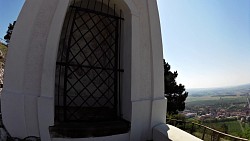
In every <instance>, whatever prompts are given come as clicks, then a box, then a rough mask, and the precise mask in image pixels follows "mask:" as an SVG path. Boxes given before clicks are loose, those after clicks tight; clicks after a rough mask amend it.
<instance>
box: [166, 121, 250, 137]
mask: <svg viewBox="0 0 250 141" xmlns="http://www.w3.org/2000/svg"><path fill="white" fill-rule="evenodd" d="M167 124H170V125H173V126H175V127H178V128H180V129H182V130H184V131H186V132H188V133H190V134H192V135H194V136H196V137H198V138H200V139H202V140H205V141H220V140H223V141H227V140H228V141H248V139H245V138H240V137H236V136H233V135H229V134H226V133H223V132H220V131H217V130H215V129H212V128H210V127H207V126H205V125H202V124H199V123H194V122H188V121H182V120H177V119H167Z"/></svg>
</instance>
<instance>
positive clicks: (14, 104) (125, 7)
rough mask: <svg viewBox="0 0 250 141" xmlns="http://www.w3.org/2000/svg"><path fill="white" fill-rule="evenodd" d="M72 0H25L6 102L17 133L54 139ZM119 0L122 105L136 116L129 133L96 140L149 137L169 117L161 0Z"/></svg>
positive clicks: (128, 115)
mask: <svg viewBox="0 0 250 141" xmlns="http://www.w3.org/2000/svg"><path fill="white" fill-rule="evenodd" d="M71 2H72V0H36V1H34V0H26V2H25V4H24V6H23V9H22V11H21V13H20V15H19V17H18V19H17V23H16V25H15V29H14V31H13V35H12V39H11V43H10V47H9V52H8V55H7V62H6V69H5V79H4V88H3V95H2V103H1V104H2V106H1V108H2V115H3V122H4V124H5V126H6V128H7V129H8V131H9V132H10V134H11V135H12V136H14V137H19V138H24V137H27V136H39V137H41V139H42V140H43V141H49V140H51V139H50V135H49V131H48V127H49V126H53V125H54V106H55V104H54V95H55V92H54V91H55V68H56V58H57V52H58V47H59V42H60V37H61V33H62V27H63V22H64V19H65V15H66V13H67V10H68V8H69V5H70V3H71ZM114 2H116V4H117V8H119V9H121V10H122V11H123V17H124V19H125V20H124V23H123V25H122V35H121V66H122V68H123V69H124V73H123V74H122V76H121V78H122V82H121V99H122V100H121V107H122V115H123V118H124V119H126V120H128V121H130V122H131V130H130V132H129V133H128V134H125V135H121V136H110V138H109V137H105V138H104V137H103V138H96V139H94V138H91V140H92V139H93V140H117V139H119V140H127V139H128V140H131V141H140V140H142V141H144V140H150V139H152V137H153V135H152V133H153V127H155V126H156V125H158V124H163V123H165V115H166V99H165V97H164V94H163V86H164V84H163V53H162V43H161V32H160V23H159V15H158V9H157V3H156V0H116V1H114V0H111V3H114ZM106 3H107V2H106ZM31 11H32V12H31ZM24 33H25V35H26V36H23V34H24ZM53 140H59V139H53ZM75 140H80V139H75ZM84 140H89V138H88V139H84Z"/></svg>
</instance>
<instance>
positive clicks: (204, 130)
mask: <svg viewBox="0 0 250 141" xmlns="http://www.w3.org/2000/svg"><path fill="white" fill-rule="evenodd" d="M203 128H204V129H203V135H202V140H204V138H205V134H206V127H203Z"/></svg>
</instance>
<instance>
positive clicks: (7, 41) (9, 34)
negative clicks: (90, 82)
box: [4, 21, 16, 44]
mask: <svg viewBox="0 0 250 141" xmlns="http://www.w3.org/2000/svg"><path fill="white" fill-rule="evenodd" d="M15 23H16V21H14V22H13V24H11V23H10V24H9V27H8V30H7V32H6V35H5V36H4V39H5V41H6V43H7V44H9V42H10V38H11V35H12V32H13V29H14V26H15Z"/></svg>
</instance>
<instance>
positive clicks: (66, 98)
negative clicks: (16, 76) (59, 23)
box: [55, 0, 123, 122]
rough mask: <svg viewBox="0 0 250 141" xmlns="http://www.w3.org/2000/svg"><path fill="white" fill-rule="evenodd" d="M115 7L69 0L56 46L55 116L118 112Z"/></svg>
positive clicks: (103, 116) (85, 117) (101, 117)
mask: <svg viewBox="0 0 250 141" xmlns="http://www.w3.org/2000/svg"><path fill="white" fill-rule="evenodd" d="M117 11H118V12H117ZM120 12H121V11H120V10H116V7H115V5H112V6H111V5H110V4H109V3H108V5H106V4H104V3H103V2H101V1H100V2H98V1H96V0H95V1H93V0H82V1H78V2H76V1H73V2H72V4H71V6H70V8H69V10H68V12H67V15H66V18H65V22H64V26H63V29H62V34H61V40H60V46H59V51H58V58H57V66H56V92H55V93H56V96H55V121H57V122H67V121H87V122H89V121H111V120H115V119H117V118H120V100H119V99H120V95H119V92H120V90H119V89H120V85H119V84H120V73H121V72H122V71H123V70H122V69H120V67H119V66H120V59H119V58H120V46H119V45H120V44H119V42H120V39H119V37H120V34H121V33H120V32H121V30H120V29H121V22H122V20H123V18H122V17H121V16H120V15H121V14H120ZM117 13H119V14H117Z"/></svg>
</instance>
